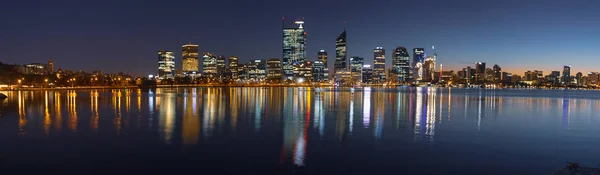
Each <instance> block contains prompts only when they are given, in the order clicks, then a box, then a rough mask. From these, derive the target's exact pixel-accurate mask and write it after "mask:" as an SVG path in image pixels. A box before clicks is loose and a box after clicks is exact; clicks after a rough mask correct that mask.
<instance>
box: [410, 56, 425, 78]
mask: <svg viewBox="0 0 600 175" xmlns="http://www.w3.org/2000/svg"><path fill="white" fill-rule="evenodd" d="M424 61H425V49H424V48H414V49H413V62H412V67H413V72H414V73H413V77H412V78H413V80H415V81H422V80H423V62H424Z"/></svg>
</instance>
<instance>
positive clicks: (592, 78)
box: [587, 72, 600, 85]
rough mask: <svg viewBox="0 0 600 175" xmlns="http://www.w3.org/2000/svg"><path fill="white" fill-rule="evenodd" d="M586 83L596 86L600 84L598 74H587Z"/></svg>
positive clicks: (599, 75)
mask: <svg viewBox="0 0 600 175" xmlns="http://www.w3.org/2000/svg"><path fill="white" fill-rule="evenodd" d="M587 77H588V81H587V84H589V85H598V83H600V74H599V73H598V72H588V75H587Z"/></svg>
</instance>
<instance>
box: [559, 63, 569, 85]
mask: <svg viewBox="0 0 600 175" xmlns="http://www.w3.org/2000/svg"><path fill="white" fill-rule="evenodd" d="M570 79H571V66H569V65H565V66H564V67H563V75H562V80H561V82H562V83H563V84H565V85H569V84H570V83H571V82H570V81H569V80H570Z"/></svg>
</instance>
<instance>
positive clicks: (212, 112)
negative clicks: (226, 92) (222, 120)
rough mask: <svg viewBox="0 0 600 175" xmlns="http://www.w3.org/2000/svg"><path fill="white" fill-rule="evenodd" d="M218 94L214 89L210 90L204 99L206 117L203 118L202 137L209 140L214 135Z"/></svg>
mask: <svg viewBox="0 0 600 175" xmlns="http://www.w3.org/2000/svg"><path fill="white" fill-rule="evenodd" d="M217 95H218V94H217V92H216V90H215V89H214V88H208V89H207V92H206V98H205V99H204V102H203V104H204V116H203V118H202V136H203V137H204V138H208V137H210V136H212V135H213V129H214V128H215V123H216V121H215V120H216V118H217V101H218V97H217Z"/></svg>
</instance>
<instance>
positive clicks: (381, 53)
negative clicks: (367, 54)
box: [373, 47, 385, 83]
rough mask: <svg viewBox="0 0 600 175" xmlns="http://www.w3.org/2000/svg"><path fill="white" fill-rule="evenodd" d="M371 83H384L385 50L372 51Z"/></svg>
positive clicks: (379, 48) (377, 48)
mask: <svg viewBox="0 0 600 175" xmlns="http://www.w3.org/2000/svg"><path fill="white" fill-rule="evenodd" d="M373 64H374V65H373V73H374V76H373V81H375V82H377V83H384V82H385V49H383V47H376V48H375V50H373Z"/></svg>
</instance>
